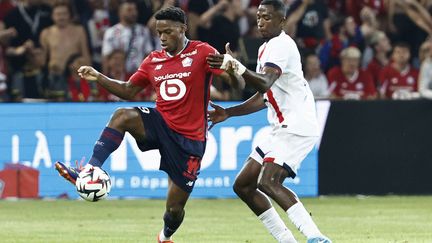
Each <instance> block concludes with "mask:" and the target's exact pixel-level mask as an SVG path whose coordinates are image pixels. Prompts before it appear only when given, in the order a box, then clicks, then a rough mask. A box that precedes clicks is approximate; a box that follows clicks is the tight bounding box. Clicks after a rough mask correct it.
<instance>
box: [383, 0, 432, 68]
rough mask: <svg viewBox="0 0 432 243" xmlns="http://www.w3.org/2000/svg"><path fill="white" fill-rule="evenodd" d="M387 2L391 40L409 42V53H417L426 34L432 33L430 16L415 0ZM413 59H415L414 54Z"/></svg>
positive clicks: (431, 18)
mask: <svg viewBox="0 0 432 243" xmlns="http://www.w3.org/2000/svg"><path fill="white" fill-rule="evenodd" d="M388 3H389V13H388V14H389V16H388V18H389V20H390V23H389V26H390V37H391V39H392V41H393V42H405V43H409V44H410V48H411V53H418V50H419V48H420V45H421V44H422V43H423V41H424V40H425V39H426V37H427V35H432V17H431V16H430V15H429V13H428V12H427V10H426V9H425V8H424V7H423V6H422V5H421V4H419V3H418V2H417V1H416V0H392V1H389V2H388ZM413 60H414V61H416V60H417V59H416V57H415V56H414V58H413Z"/></svg>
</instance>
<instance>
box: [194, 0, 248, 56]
mask: <svg viewBox="0 0 432 243" xmlns="http://www.w3.org/2000/svg"><path fill="white" fill-rule="evenodd" d="M242 15H243V8H242V6H241V0H221V1H219V3H218V4H217V5H215V7H213V8H211V9H210V10H209V11H207V12H205V13H204V14H203V15H201V17H200V20H199V26H200V27H201V31H200V32H199V33H198V36H199V40H201V41H205V42H208V43H209V44H210V45H212V46H213V47H214V48H216V50H218V51H219V52H220V53H225V44H226V43H228V42H229V43H230V47H231V50H232V51H233V52H236V51H238V41H239V38H240V28H239V23H238V19H239V17H240V16H242Z"/></svg>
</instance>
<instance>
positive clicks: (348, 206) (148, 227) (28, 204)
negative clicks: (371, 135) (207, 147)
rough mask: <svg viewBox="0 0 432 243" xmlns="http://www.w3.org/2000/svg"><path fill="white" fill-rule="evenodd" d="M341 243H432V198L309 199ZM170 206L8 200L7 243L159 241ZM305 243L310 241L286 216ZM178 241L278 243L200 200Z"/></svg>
mask: <svg viewBox="0 0 432 243" xmlns="http://www.w3.org/2000/svg"><path fill="white" fill-rule="evenodd" d="M303 203H304V204H305V206H306V207H307V209H308V210H309V211H310V212H312V215H313V218H314V220H315V222H316V223H317V224H318V226H319V227H320V229H321V230H322V232H324V233H325V234H327V235H328V236H329V237H331V238H332V239H333V241H334V242H336V243H337V242H394V243H396V242H432V197H398V196H387V197H321V198H305V199H303ZM163 211H164V201H163V200H111V201H110V200H108V201H102V202H97V203H89V202H84V201H62V200H59V201H16V202H12V201H0V242H44V243H45V242H145V243H147V242H150V243H152V242H156V234H157V233H158V232H159V231H160V229H161V227H162V215H163ZM278 211H279V213H280V214H281V215H282V217H283V219H284V221H285V222H286V223H287V225H288V227H289V228H290V229H291V230H292V231H293V232H294V235H295V236H296V238H297V240H298V241H299V242H306V240H305V238H304V237H303V236H302V235H300V233H299V232H298V231H297V230H296V229H295V228H294V227H293V225H292V224H291V223H290V222H289V220H288V217H287V216H286V214H285V213H283V212H282V210H279V208H278ZM174 240H175V242H176V243H200V242H205V243H208V242H218V243H219V242H222V243H225V242H227V243H228V242H249V243H252V242H276V241H275V240H273V238H272V237H271V236H270V235H269V234H268V233H267V231H266V229H265V228H264V227H263V226H262V224H261V222H260V221H259V220H258V219H257V218H256V217H255V216H254V215H253V214H252V212H251V211H249V209H248V208H246V206H245V205H244V204H243V203H242V202H241V201H240V200H237V199H227V200H202V199H192V200H190V201H189V202H188V205H187V207H186V218H185V221H184V223H183V225H182V226H181V227H180V229H179V231H178V232H177V233H176V234H175V236H174Z"/></svg>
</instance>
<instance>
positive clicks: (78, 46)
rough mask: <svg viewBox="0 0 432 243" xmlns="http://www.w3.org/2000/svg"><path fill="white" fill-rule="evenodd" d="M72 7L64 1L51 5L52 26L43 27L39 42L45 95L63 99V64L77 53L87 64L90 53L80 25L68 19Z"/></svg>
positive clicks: (64, 83)
mask: <svg viewBox="0 0 432 243" xmlns="http://www.w3.org/2000/svg"><path fill="white" fill-rule="evenodd" d="M72 16H73V14H72V10H71V8H70V5H69V4H67V3H65V2H59V3H57V4H54V6H53V12H52V19H53V21H54V25H53V26H51V27H48V28H46V29H44V30H43V31H42V33H41V36H40V43H41V46H42V49H43V51H44V53H45V56H46V60H47V69H48V70H47V81H48V85H47V88H46V95H47V98H51V99H55V100H58V101H63V100H65V99H66V96H67V77H66V76H65V75H64V74H65V70H66V69H67V66H66V63H67V61H68V60H69V59H70V58H71V57H72V56H73V55H79V56H81V57H82V59H83V64H85V65H90V53H89V49H88V43H87V37H86V35H85V31H84V28H83V27H82V26H80V25H75V24H73V23H72V22H71V20H72Z"/></svg>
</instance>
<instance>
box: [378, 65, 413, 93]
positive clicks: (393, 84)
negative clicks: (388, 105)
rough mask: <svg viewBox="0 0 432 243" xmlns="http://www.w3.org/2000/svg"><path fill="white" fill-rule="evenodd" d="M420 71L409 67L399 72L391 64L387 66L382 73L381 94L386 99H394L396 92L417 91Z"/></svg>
mask: <svg viewBox="0 0 432 243" xmlns="http://www.w3.org/2000/svg"><path fill="white" fill-rule="evenodd" d="M417 78H418V70H417V69H415V68H413V67H411V66H409V67H408V68H407V69H406V70H403V71H402V72H399V71H398V70H396V69H394V68H393V67H392V66H391V64H390V65H387V66H385V67H384V68H383V69H382V70H381V73H380V76H379V82H380V86H381V89H380V90H381V93H382V94H383V95H384V96H385V97H386V98H389V99H390V98H392V96H393V93H394V92H395V91H396V90H406V91H409V92H413V91H417Z"/></svg>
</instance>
